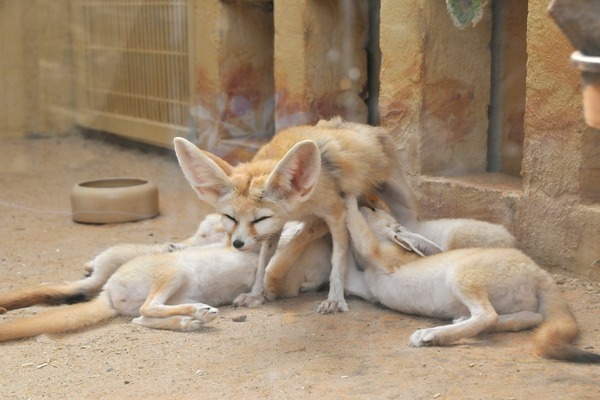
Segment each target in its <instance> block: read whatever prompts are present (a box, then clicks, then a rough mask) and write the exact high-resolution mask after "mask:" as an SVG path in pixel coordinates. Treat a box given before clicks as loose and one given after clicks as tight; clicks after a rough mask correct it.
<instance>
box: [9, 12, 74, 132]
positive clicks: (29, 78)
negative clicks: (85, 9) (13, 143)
mask: <svg viewBox="0 0 600 400" xmlns="http://www.w3.org/2000/svg"><path fill="white" fill-rule="evenodd" d="M69 3H70V2H69V1H68V0H56V1H54V0H21V1H11V0H3V1H0V48H1V49H2V57H0V93H1V94H0V138H2V137H20V136H25V135H32V134H33V135H35V134H42V135H55V134H65V133H67V132H69V131H70V129H72V127H73V121H74V119H73V108H74V94H73V86H74V71H73V59H72V42H71V33H72V31H71V26H70V21H71V16H70V11H71V10H70V5H69Z"/></svg>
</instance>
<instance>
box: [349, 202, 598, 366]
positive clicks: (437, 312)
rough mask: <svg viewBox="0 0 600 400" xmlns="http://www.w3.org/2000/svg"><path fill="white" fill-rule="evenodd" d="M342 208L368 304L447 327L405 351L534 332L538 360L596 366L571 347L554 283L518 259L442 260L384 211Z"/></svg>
mask: <svg viewBox="0 0 600 400" xmlns="http://www.w3.org/2000/svg"><path fill="white" fill-rule="evenodd" d="M346 207H347V209H346V211H347V214H346V220H347V225H348V230H349V232H350V238H351V242H352V249H353V251H354V254H355V257H356V259H357V260H358V262H359V264H360V265H361V266H362V267H363V269H364V280H365V282H366V286H367V287H368V290H369V291H370V292H371V293H372V295H373V297H374V298H375V299H376V300H377V301H379V302H380V303H382V304H383V305H385V306H387V307H389V308H391V309H394V310H397V311H400V312H403V313H406V314H414V315H420V316H426V317H434V318H440V319H447V320H453V323H451V324H449V325H442V326H437V327H433V328H426V329H419V330H417V331H415V332H414V333H413V334H412V335H411V337H410V341H409V343H410V345H412V346H415V347H421V346H443V345H449V344H451V343H454V342H456V341H458V340H460V339H462V338H469V337H474V336H476V335H478V334H479V333H482V332H501V331H513V332H516V331H521V330H525V329H531V328H535V327H537V329H536V330H535V332H534V342H535V344H536V346H537V349H538V351H539V352H540V354H542V355H543V356H544V357H547V358H554V359H558V360H565V361H572V362H581V363H600V355H598V354H595V353H592V352H589V351H585V350H582V349H579V348H577V347H576V346H575V345H573V342H574V341H575V339H576V338H577V336H578V331H579V330H578V326H577V321H576V320H575V317H574V316H573V314H572V312H571V310H570V308H569V305H568V304H567V302H566V300H565V299H564V297H563V296H562V294H561V293H560V290H559V288H558V287H557V285H556V283H555V282H554V280H553V279H552V276H551V275H550V274H549V273H548V272H546V271H544V270H543V269H542V268H540V267H539V266H538V265H537V264H536V263H535V262H534V261H533V260H531V259H530V258H529V257H527V256H526V255H525V254H524V253H522V252H521V251H519V250H517V249H514V248H466V249H458V250H449V251H445V252H443V253H440V252H439V250H440V249H439V248H435V247H434V246H431V241H429V240H428V239H425V238H423V237H420V235H418V234H415V233H412V232H409V231H407V230H406V229H405V228H404V227H402V226H400V225H399V224H398V223H397V222H396V221H395V219H394V218H393V217H391V216H390V215H389V214H387V213H386V212H385V211H383V210H375V209H371V208H368V207H361V208H360V209H359V208H358V204H357V201H356V198H354V197H351V196H348V197H347V198H346ZM407 249H416V250H414V251H413V252H411V251H410V250H407ZM415 252H419V253H425V255H429V256H428V257H418V256H416V255H415ZM357 273H358V272H357Z"/></svg>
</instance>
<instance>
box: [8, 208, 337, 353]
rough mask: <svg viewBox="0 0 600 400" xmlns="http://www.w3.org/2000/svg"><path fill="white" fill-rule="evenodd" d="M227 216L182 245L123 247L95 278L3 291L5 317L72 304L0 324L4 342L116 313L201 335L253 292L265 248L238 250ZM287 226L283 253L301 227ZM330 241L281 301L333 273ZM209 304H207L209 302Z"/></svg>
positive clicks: (293, 276) (98, 260)
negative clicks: (224, 309)
mask: <svg viewBox="0 0 600 400" xmlns="http://www.w3.org/2000/svg"><path fill="white" fill-rule="evenodd" d="M220 221H221V216H220V215H217V214H210V215H208V216H207V217H206V218H205V219H204V220H203V221H202V223H201V224H200V227H199V229H198V231H197V232H196V234H195V235H194V236H192V237H191V238H189V239H187V240H185V241H183V242H181V243H176V244H171V243H167V244H157V245H142V244H120V245H117V246H113V247H111V248H109V249H107V250H105V251H103V252H102V253H100V254H99V255H98V256H96V257H95V258H94V259H93V260H92V261H90V262H89V263H87V265H86V270H87V271H88V273H89V276H88V277H86V278H84V279H82V280H79V281H75V282H72V283H68V284H63V285H40V286H37V287H33V288H29V289H17V290H14V291H10V292H6V293H0V314H2V313H3V312H6V311H7V310H14V309H17V308H23V307H29V306H33V305H36V304H48V305H58V304H63V303H77V302H81V301H85V300H88V299H92V300H91V301H89V302H85V303H80V304H72V305H68V306H65V307H59V308H56V309H51V310H48V311H45V312H41V313H39V314H36V315H34V316H31V317H25V318H19V319H15V320H9V321H6V322H3V323H0V342H4V341H9V340H15V339H22V338H27V337H32V336H37V335H40V334H42V333H65V332H70V331H74V330H78V329H81V328H84V327H86V326H91V325H95V324H98V323H101V322H103V321H106V320H108V319H110V318H113V317H116V316H117V315H124V316H130V317H136V318H134V319H133V323H134V324H136V325H141V326H145V327H148V328H155V329H167V330H175V331H195V330H198V329H201V328H202V327H203V326H204V324H206V323H208V322H210V321H212V320H213V319H214V318H215V317H216V316H217V313H218V312H217V309H216V308H214V307H213V306H220V305H225V304H227V305H228V304H231V303H232V302H233V300H234V299H235V297H236V296H238V295H239V294H240V293H243V292H245V291H247V290H248V289H250V287H251V286H252V284H253V282H254V276H255V274H256V265H257V262H258V250H259V246H258V245H257V246H255V248H253V249H250V251H246V252H240V251H238V250H236V249H234V248H232V247H230V246H229V240H228V238H227V237H226V235H225V234H224V233H223V230H222V228H221V226H220V225H221V223H220ZM300 228H301V227H300V225H299V224H297V223H288V224H287V225H286V227H285V230H284V232H283V236H282V238H281V244H280V245H281V246H282V248H283V249H285V248H286V246H287V245H288V244H289V242H290V239H291V238H293V237H294V235H295V234H296V233H297V232H298V231H299V230H300ZM330 256H331V244H330V242H329V241H328V240H327V239H326V238H323V239H321V240H315V241H313V242H312V243H310V244H309V246H308V247H307V249H306V250H305V251H304V253H302V255H301V256H300V257H299V258H298V260H297V263H296V264H295V265H293V266H292V268H291V269H290V271H289V272H288V274H287V275H286V278H285V280H284V283H283V285H282V286H281V289H280V292H279V293H278V296H280V297H291V296H296V295H298V293H299V292H300V291H309V290H316V289H318V288H319V287H321V285H322V284H323V283H325V282H327V278H328V275H329V271H330V269H331V266H330ZM205 303H208V304H205Z"/></svg>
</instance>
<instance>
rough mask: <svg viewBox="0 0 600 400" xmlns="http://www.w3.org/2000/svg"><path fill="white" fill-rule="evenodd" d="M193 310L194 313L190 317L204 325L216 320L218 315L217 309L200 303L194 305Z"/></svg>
mask: <svg viewBox="0 0 600 400" xmlns="http://www.w3.org/2000/svg"><path fill="white" fill-rule="evenodd" d="M194 308H195V311H194V313H193V314H192V316H191V317H192V318H193V319H195V320H197V321H199V322H201V323H205V324H206V323H208V322H210V321H212V320H213V319H215V318H217V315H218V314H219V310H218V309H216V308H214V307H211V306H208V305H206V304H202V303H198V304H194Z"/></svg>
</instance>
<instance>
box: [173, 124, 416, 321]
mask: <svg viewBox="0 0 600 400" xmlns="http://www.w3.org/2000/svg"><path fill="white" fill-rule="evenodd" d="M174 145H175V151H176V153H177V158H178V160H179V164H180V165H181V168H182V170H183V172H184V174H185V176H186V178H187V179H188V181H189V182H190V183H191V185H192V187H193V188H194V190H195V191H196V193H197V194H198V196H199V197H200V199H202V200H204V201H205V202H207V203H209V204H211V205H212V206H214V207H215V208H216V210H217V211H218V212H219V213H221V214H222V215H223V216H224V219H223V223H224V226H225V230H226V231H227V232H228V233H229V234H230V235H231V240H232V243H233V246H234V247H235V248H237V249H238V250H240V251H246V250H248V249H249V248H251V247H252V246H254V245H255V244H256V243H261V246H262V247H261V250H260V257H259V262H258V269H257V274H256V281H255V283H254V285H253V287H252V290H251V291H250V293H244V294H242V295H240V296H239V297H238V298H237V299H236V300H235V304H236V305H244V306H257V305H259V304H261V303H262V302H263V301H264V297H263V295H266V297H267V298H268V299H273V298H275V296H276V293H277V288H278V286H279V285H280V282H282V281H283V280H284V277H285V275H286V273H287V271H288V269H289V268H290V266H291V264H292V263H293V261H294V260H295V259H296V258H297V257H298V255H299V254H301V253H302V251H303V249H304V248H305V247H306V245H307V244H308V243H309V242H310V241H312V240H314V239H316V238H318V237H320V236H322V235H324V234H325V233H326V232H327V229H321V224H322V221H323V220H324V221H325V222H326V226H327V228H328V230H329V232H330V233H331V237H332V241H333V253H332V257H331V263H332V269H331V276H330V290H329V295H328V297H327V300H326V301H324V302H322V303H321V304H320V306H319V307H318V311H319V312H320V313H322V314H327V313H334V312H343V311H347V310H348V307H347V304H346V301H345V299H344V282H343V281H344V274H345V265H346V258H347V253H348V231H347V229H346V223H345V207H344V201H343V199H342V197H341V196H340V194H341V193H345V194H349V195H354V196H361V195H364V194H367V193H370V192H371V191H373V190H376V191H377V193H378V194H379V195H380V196H381V198H382V199H383V200H384V201H385V202H386V204H388V206H389V207H390V208H391V209H392V210H393V211H394V212H395V214H396V215H395V216H396V217H397V218H399V220H401V221H406V222H409V221H412V220H413V219H414V212H413V210H414V207H413V199H412V195H411V193H410V191H409V190H408V189H407V188H408V187H407V185H406V183H405V180H404V177H403V175H402V174H401V172H400V166H399V165H398V159H397V154H396V146H395V144H394V142H393V140H392V139H391V138H390V136H389V135H388V134H387V132H386V131H385V130H384V129H382V128H375V127H371V126H368V125H362V124H356V123H349V122H342V121H341V120H340V119H339V118H336V119H333V120H330V121H321V122H319V123H318V124H317V125H316V126H298V127H293V128H289V129H286V130H284V131H282V132H280V133H278V134H277V135H275V137H274V138H273V139H272V140H271V142H269V143H268V144H266V145H265V146H263V147H262V148H261V149H260V150H259V151H258V153H257V154H256V156H255V157H254V159H253V160H252V161H251V162H248V163H242V164H239V165H237V166H235V167H233V166H231V165H229V164H228V163H227V162H225V161H224V160H222V159H220V158H218V157H217V156H215V155H213V154H210V153H207V152H203V151H200V150H199V149H198V148H197V147H196V146H195V145H193V144H192V143H190V142H188V141H187V140H185V139H183V138H176V139H175V141H174ZM292 220H295V221H300V222H303V223H304V228H303V230H302V232H300V233H299V234H298V235H297V236H296V238H295V239H294V245H293V246H290V247H289V248H288V249H287V251H286V252H285V253H283V252H281V251H277V250H278V246H277V243H278V238H279V235H280V233H281V230H282V228H283V226H284V224H285V223H286V222H287V221H292ZM266 269H268V271H269V273H268V275H267V276H266V279H265V270H266Z"/></svg>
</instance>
